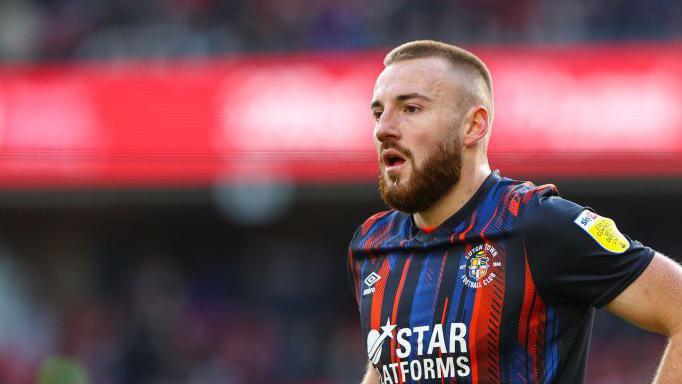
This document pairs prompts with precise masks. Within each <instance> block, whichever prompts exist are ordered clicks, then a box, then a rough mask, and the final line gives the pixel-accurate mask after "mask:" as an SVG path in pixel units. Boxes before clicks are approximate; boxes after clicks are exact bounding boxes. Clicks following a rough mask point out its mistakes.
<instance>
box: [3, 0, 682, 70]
mask: <svg viewBox="0 0 682 384" xmlns="http://www.w3.org/2000/svg"><path fill="white" fill-rule="evenodd" d="M0 7H1V9H2V12H0V60H3V61H13V62H14V61H45V60H63V59H74V58H75V59H83V58H86V59H102V58H105V59H111V58H118V57H154V58H164V57H191V56H203V55H215V54H218V55H219V54H225V53H233V52H253V51H256V52H262V51H286V52H290V51H305V50H321V49H323V50H324V49H355V48H366V47H374V46H391V45H394V44H396V43H399V42H403V41H406V40H410V39H416V38H435V39H442V40H446V41H450V42H454V43H458V44H506V43H530V44H533V43H543V42H575V41H585V40H632V39H634V40H641V39H674V38H680V37H682V3H681V2H679V1H677V0H653V1H652V0H605V1H590V0H517V1H505V0H420V1H407V0H377V1H369V2H367V1H361V0H286V1H278V0H142V1H137V0H101V1H89V0H2V1H1V2H0Z"/></svg>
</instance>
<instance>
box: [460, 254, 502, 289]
mask: <svg viewBox="0 0 682 384" xmlns="http://www.w3.org/2000/svg"><path fill="white" fill-rule="evenodd" d="M497 256H498V252H497V249H495V247H493V246H492V245H490V244H482V245H478V246H476V247H474V248H472V249H471V251H469V252H468V253H467V254H466V255H465V257H464V259H465V261H464V262H463V264H460V266H459V269H461V270H466V271H465V272H464V273H462V283H464V285H466V286H467V287H469V288H474V289H477V288H481V287H485V286H486V285H488V284H490V283H491V282H492V281H493V280H495V278H497V276H498V274H499V272H498V271H499V268H500V267H502V261H500V260H498V258H497Z"/></svg>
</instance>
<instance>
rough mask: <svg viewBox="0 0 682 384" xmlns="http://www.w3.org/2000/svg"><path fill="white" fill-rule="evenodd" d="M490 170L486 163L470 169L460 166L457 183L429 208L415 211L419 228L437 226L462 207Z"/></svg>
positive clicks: (415, 220) (415, 219)
mask: <svg viewBox="0 0 682 384" xmlns="http://www.w3.org/2000/svg"><path fill="white" fill-rule="evenodd" d="M490 172H491V171H490V166H489V165H488V164H487V163H485V164H482V165H480V166H477V167H473V168H471V169H464V168H462V173H461V175H460V178H459V181H458V182H457V184H455V185H454V186H453V187H452V188H451V189H450V191H448V193H446V194H445V195H444V196H443V197H441V198H440V200H438V201H437V202H436V203H435V204H434V205H432V206H431V207H430V208H429V209H427V210H425V211H422V212H417V213H415V214H414V215H413V217H414V222H415V223H416V224H417V226H418V227H419V228H421V229H425V228H426V229H432V228H434V227H437V226H439V225H440V224H442V223H443V222H444V221H445V220H447V218H448V217H450V216H452V215H454V214H455V212H457V211H459V210H460V209H462V207H463V206H464V205H465V204H466V203H467V202H468V201H469V200H470V199H471V198H472V197H473V196H474V194H475V193H476V191H477V190H478V189H479V188H480V187H481V184H483V182H484V181H485V179H486V178H487V177H488V175H490Z"/></svg>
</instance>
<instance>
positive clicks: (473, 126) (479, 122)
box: [462, 105, 490, 147]
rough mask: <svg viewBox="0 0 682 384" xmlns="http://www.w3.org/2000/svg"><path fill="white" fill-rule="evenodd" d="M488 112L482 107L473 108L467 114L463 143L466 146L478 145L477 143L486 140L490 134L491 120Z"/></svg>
mask: <svg viewBox="0 0 682 384" xmlns="http://www.w3.org/2000/svg"><path fill="white" fill-rule="evenodd" d="M488 117H489V115H488V110H487V109H485V107H483V106H482V105H479V106H475V107H472V108H471V109H469V111H468V112H467V114H466V116H465V118H464V121H466V124H465V126H464V136H463V140H462V143H464V146H467V147H468V146H472V145H476V143H478V142H480V141H481V140H484V139H485V138H486V136H487V135H488V132H490V120H489V118H488Z"/></svg>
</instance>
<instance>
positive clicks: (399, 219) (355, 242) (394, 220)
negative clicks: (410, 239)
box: [351, 209, 409, 248]
mask: <svg viewBox="0 0 682 384" xmlns="http://www.w3.org/2000/svg"><path fill="white" fill-rule="evenodd" d="M405 220H409V215H406V214H404V213H402V212H400V211H397V210H395V209H392V210H390V211H381V212H377V213H375V214H373V215H372V216H370V217H369V218H368V219H367V220H365V221H364V222H363V223H362V224H361V225H359V226H358V227H357V229H356V230H355V233H354V234H353V239H352V240H351V248H366V247H368V245H370V244H369V243H376V242H377V240H379V239H380V238H383V237H386V236H387V235H390V233H391V232H392V230H393V229H394V228H397V227H401V226H402V224H403V222H404V221H405Z"/></svg>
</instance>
